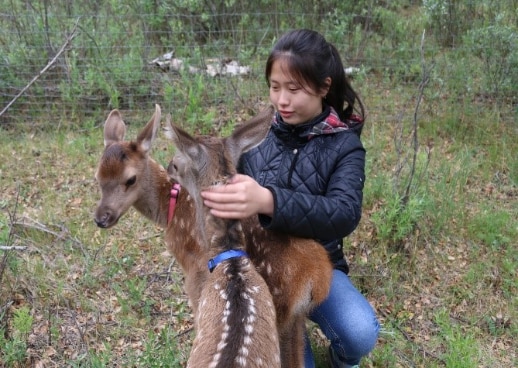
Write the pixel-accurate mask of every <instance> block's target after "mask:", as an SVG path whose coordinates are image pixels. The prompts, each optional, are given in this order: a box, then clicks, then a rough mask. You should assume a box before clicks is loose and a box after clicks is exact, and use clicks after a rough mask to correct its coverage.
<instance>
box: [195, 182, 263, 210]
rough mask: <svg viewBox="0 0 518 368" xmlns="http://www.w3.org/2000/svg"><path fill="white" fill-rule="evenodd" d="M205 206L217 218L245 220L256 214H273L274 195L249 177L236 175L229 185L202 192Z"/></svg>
mask: <svg viewBox="0 0 518 368" xmlns="http://www.w3.org/2000/svg"><path fill="white" fill-rule="evenodd" d="M201 196H202V198H203V199H204V202H203V203H204V204H205V205H206V206H207V207H209V208H210V209H211V210H210V212H211V213H212V214H213V215H214V216H217V217H221V218H228V219H244V218H247V217H250V216H252V215H256V214H259V213H260V214H264V215H268V216H271V215H272V214H273V195H272V193H271V192H270V191H269V190H268V189H266V188H264V187H262V186H260V185H259V183H257V182H256V181H255V180H254V179H253V178H251V177H250V176H247V175H241V174H237V175H234V176H233V177H232V178H231V179H230V180H229V182H228V183H227V184H225V185H218V186H214V187H211V188H210V189H208V190H205V191H203V192H201Z"/></svg>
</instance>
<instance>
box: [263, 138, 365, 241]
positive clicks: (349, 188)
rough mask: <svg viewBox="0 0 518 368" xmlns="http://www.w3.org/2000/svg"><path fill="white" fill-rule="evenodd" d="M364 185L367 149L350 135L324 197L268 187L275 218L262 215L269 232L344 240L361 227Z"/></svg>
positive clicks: (340, 153) (322, 195)
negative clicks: (359, 225) (359, 224)
mask: <svg viewBox="0 0 518 368" xmlns="http://www.w3.org/2000/svg"><path fill="white" fill-rule="evenodd" d="M364 181H365V149H364V148H363V145H362V144H361V141H360V139H359V138H358V137H357V136H356V135H355V134H354V135H353V134H351V135H350V136H349V138H348V140H347V141H346V142H344V145H343V146H342V150H341V152H339V156H338V159H337V160H336V164H335V166H334V170H333V172H332V174H331V175H330V178H329V180H328V185H327V188H326V190H325V192H324V193H323V194H309V193H304V192H301V191H295V190H292V189H285V188H279V187H276V186H272V185H270V186H267V188H268V189H269V190H270V191H271V192H272V194H273V199H274V214H273V217H269V216H265V215H259V220H260V222H261V224H262V226H263V227H264V228H266V229H271V230H277V231H282V232H285V233H288V234H291V235H295V236H301V237H306V238H313V239H319V240H323V241H325V240H330V239H338V238H343V237H345V236H347V235H349V234H350V233H351V232H353V230H354V229H356V227H357V226H358V223H359V222H360V218H361V212H362V201H363V186H364Z"/></svg>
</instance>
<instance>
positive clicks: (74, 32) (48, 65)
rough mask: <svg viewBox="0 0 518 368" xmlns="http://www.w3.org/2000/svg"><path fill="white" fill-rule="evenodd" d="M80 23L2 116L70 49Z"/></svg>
mask: <svg viewBox="0 0 518 368" xmlns="http://www.w3.org/2000/svg"><path fill="white" fill-rule="evenodd" d="M78 22H79V18H78V19H77V21H76V24H75V26H74V29H73V30H72V32H71V33H70V35H69V36H68V37H67V39H66V40H65V43H64V44H63V46H61V49H59V51H58V53H57V54H56V55H55V56H54V58H53V59H52V60H51V61H49V62H48V64H47V65H46V66H45V68H43V69H42V70H41V71H40V72H39V73H38V74H37V75H36V76H35V77H34V78H32V80H31V81H30V82H29V83H28V84H27V85H26V86H25V87H24V88H23V89H22V90H21V91H20V92H19V93H18V94H17V95H16V96H15V97H14V98H13V99H12V100H11V102H9V103H8V104H7V106H6V107H4V109H3V110H2V112H0V116H2V115H3V114H4V113H5V112H6V111H7V110H8V109H9V108H10V107H11V106H12V105H13V104H14V103H15V102H16V100H18V98H20V97H21V96H22V95H23V94H24V93H25V92H26V91H27V90H28V89H29V88H30V87H31V86H32V85H33V83H34V82H36V81H37V80H38V78H39V77H41V76H42V75H43V74H45V73H46V72H47V70H49V68H50V67H51V66H52V65H53V64H54V63H55V62H56V60H57V59H58V58H59V57H60V56H61V54H62V53H63V52H64V51H65V49H66V48H67V47H68V45H69V44H70V42H71V41H72V40H73V39H74V37H75V36H76V30H77V24H78Z"/></svg>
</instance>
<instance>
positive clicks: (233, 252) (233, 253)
mask: <svg viewBox="0 0 518 368" xmlns="http://www.w3.org/2000/svg"><path fill="white" fill-rule="evenodd" d="M236 257H248V254H246V252H245V251H244V250H241V249H229V250H226V251H223V252H221V253H220V254H218V255H217V256H216V257H214V258H211V259H209V262H208V266H209V271H210V272H212V271H214V269H215V268H216V266H217V265H219V264H220V263H221V262H223V261H226V260H227V259H230V258H236Z"/></svg>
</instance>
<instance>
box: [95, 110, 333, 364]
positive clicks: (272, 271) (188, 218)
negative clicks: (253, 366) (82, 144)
mask: <svg viewBox="0 0 518 368" xmlns="http://www.w3.org/2000/svg"><path fill="white" fill-rule="evenodd" d="M272 114H273V109H272V108H271V107H270V108H269V109H266V110H265V111H264V112H262V113H261V114H260V115H261V116H263V118H260V117H258V118H257V119H261V120H262V123H264V124H267V126H268V124H269V121H270V118H271V116H272ZM264 116H266V117H264ZM159 125H160V108H159V106H158V105H157V106H156V110H155V114H154V115H153V117H152V118H151V120H150V121H149V122H148V124H147V125H146V127H145V128H144V129H143V130H142V131H141V132H140V134H139V135H138V137H137V140H136V141H124V135H125V129H126V128H125V124H124V122H123V121H122V117H121V115H120V113H119V112H118V111H117V110H114V111H112V112H111V113H110V115H109V116H108V118H107V120H106V122H105V128H104V143H105V150H104V153H103V156H102V157H101V160H100V162H99V166H98V169H97V173H96V178H97V180H98V182H99V185H100V187H101V192H102V197H101V201H100V202H99V204H98V207H97V209H96V212H95V221H96V223H97V225H98V226H99V227H102V228H109V227H111V226H114V225H115V224H116V223H117V221H118V220H119V218H120V217H121V216H122V215H123V214H124V213H125V212H126V211H127V210H128V209H129V208H130V207H131V206H133V207H135V209H137V211H139V212H141V213H142V214H143V215H144V216H146V217H147V218H149V219H151V220H152V221H154V222H156V223H157V224H158V225H160V226H161V227H163V228H165V229H166V234H165V242H166V244H167V246H168V249H169V251H170V252H171V253H172V255H173V256H174V257H175V258H176V260H177V261H178V263H179V264H180V266H181V267H182V269H183V271H184V277H185V290H186V293H187V296H188V298H189V301H190V303H191V306H192V308H193V312H194V315H196V314H197V309H198V303H199V298H200V287H199V285H200V282H201V280H203V279H204V278H205V277H206V274H205V273H206V269H207V264H204V261H203V260H204V257H200V254H201V253H202V251H201V246H200V245H199V244H198V241H197V232H196V231H197V230H196V227H195V223H196V220H195V207H194V201H193V199H192V198H191V196H189V194H188V191H187V190H181V191H180V192H179V194H178V198H177V208H176V213H175V216H173V217H172V219H171V221H170V222H168V215H169V214H170V203H171V201H170V197H171V194H170V193H171V188H172V187H173V185H174V182H172V181H170V180H169V178H168V175H167V173H166V171H165V170H164V168H163V167H161V166H160V165H159V164H158V163H157V162H155V161H154V160H153V159H152V158H151V157H150V156H149V150H150V148H151V144H152V142H153V140H154V139H155V136H156V132H157V130H158V128H159ZM245 125H247V124H245ZM184 189H185V188H184ZM242 227H243V231H244V235H245V238H246V252H247V253H248V255H249V256H250V258H251V259H252V262H253V263H254V265H255V266H256V267H257V269H258V270H259V272H260V274H261V275H262V276H263V278H264V280H265V281H266V283H267V285H268V287H269V288H270V291H271V294H272V296H273V302H274V305H275V311H276V315H277V328H278V332H279V336H280V345H281V361H282V366H283V367H301V366H303V347H304V342H303V332H304V321H305V317H306V315H307V313H308V312H309V311H310V310H311V308H313V307H314V306H316V305H318V304H319V303H320V302H322V301H323V300H324V299H325V297H326V296H327V293H328V291H329V285H330V280H331V274H332V266H331V264H330V262H329V259H328V256H327V254H326V252H325V250H324V248H323V247H322V246H320V245H319V244H318V243H316V242H315V241H312V240H308V239H301V238H296V237H290V236H287V235H285V234H281V233H275V232H271V231H265V230H264V229H262V228H261V226H260V225H259V223H258V221H257V218H256V216H253V217H251V218H249V219H246V220H244V221H242Z"/></svg>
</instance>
